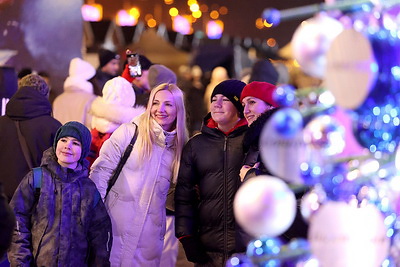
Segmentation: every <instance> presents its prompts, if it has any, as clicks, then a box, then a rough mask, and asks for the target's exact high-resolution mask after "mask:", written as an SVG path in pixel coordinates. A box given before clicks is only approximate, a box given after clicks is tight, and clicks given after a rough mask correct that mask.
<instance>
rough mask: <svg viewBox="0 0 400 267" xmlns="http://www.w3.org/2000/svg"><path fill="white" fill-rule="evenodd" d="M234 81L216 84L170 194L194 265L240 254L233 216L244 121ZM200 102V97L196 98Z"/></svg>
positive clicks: (221, 261)
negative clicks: (173, 195)
mask: <svg viewBox="0 0 400 267" xmlns="http://www.w3.org/2000/svg"><path fill="white" fill-rule="evenodd" d="M245 85H246V84H245V83H243V82H241V81H238V80H226V81H223V82H221V83H219V84H218V85H217V86H216V87H215V88H214V90H213V92H212V94H211V112H210V113H209V114H208V115H207V116H206V117H205V118H204V123H203V126H202V128H201V132H200V134H197V135H195V136H193V137H192V138H191V139H190V140H189V141H188V143H187V144H186V145H185V147H184V149H183V152H182V159H181V165H180V169H179V176H178V183H177V185H176V190H175V232H176V237H177V238H178V239H179V241H180V242H181V243H182V245H183V248H184V250H185V253H186V257H187V259H188V260H189V261H191V262H194V263H195V266H225V262H226V260H227V259H228V258H229V257H230V256H231V255H232V254H234V253H240V252H244V251H245V250H246V245H247V242H246V241H244V240H241V239H240V238H241V237H242V236H241V235H238V234H237V233H238V232H239V231H241V229H240V228H238V226H237V224H236V222H235V218H234V214H233V199H234V195H235V193H236V191H237V189H238V188H239V185H240V177H239V171H240V166H241V163H242V161H243V157H244V153H243V146H242V141H243V136H244V134H245V132H246V130H247V122H246V119H244V118H243V113H242V111H243V108H242V105H241V103H240V93H241V92H242V89H243V88H244V86H245ZM199 101H201V99H199Z"/></svg>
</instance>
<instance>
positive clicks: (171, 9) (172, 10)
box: [169, 7, 179, 17]
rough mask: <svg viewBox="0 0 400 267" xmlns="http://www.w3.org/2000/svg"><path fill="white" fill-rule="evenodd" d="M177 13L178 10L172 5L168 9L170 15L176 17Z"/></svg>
mask: <svg viewBox="0 0 400 267" xmlns="http://www.w3.org/2000/svg"><path fill="white" fill-rule="evenodd" d="M178 14H179V11H178V9H177V8H176V7H172V8H170V9H169V15H170V16H171V17H176V16H178Z"/></svg>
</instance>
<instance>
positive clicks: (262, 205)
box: [233, 175, 296, 238]
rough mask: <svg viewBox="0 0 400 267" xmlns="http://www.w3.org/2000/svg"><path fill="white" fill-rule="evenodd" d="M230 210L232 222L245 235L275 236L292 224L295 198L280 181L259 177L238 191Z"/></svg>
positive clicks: (270, 177)
mask: <svg viewBox="0 0 400 267" xmlns="http://www.w3.org/2000/svg"><path fill="white" fill-rule="evenodd" d="M233 209H234V212H235V218H236V221H237V222H238V223H239V225H240V226H241V227H242V228H243V229H244V230H245V231H246V232H247V233H248V234H250V235H253V236H254V237H256V238H259V237H261V236H267V237H275V236H278V235H280V234H282V233H283V232H285V231H286V230H287V229H288V228H289V227H290V225H292V223H293V221H294V218H295V215H296V198H295V195H294V193H293V192H292V191H291V190H290V188H289V187H288V186H287V185H286V183H285V182H283V181H282V180H281V179H278V178H276V177H273V176H268V175H260V176H257V177H254V178H251V179H250V180H248V181H246V182H245V183H244V184H243V185H242V186H241V187H240V188H239V190H238V192H237V193H236V196H235V200H234V203H233Z"/></svg>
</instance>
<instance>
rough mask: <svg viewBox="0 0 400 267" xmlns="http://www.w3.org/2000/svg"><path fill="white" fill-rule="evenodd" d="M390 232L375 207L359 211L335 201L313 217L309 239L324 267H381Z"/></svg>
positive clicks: (327, 204) (363, 208)
mask: <svg viewBox="0 0 400 267" xmlns="http://www.w3.org/2000/svg"><path fill="white" fill-rule="evenodd" d="M386 232H387V228H386V226H385V224H384V218H383V216H382V214H381V213H380V211H379V210H378V209H377V208H376V207H375V206H373V205H368V206H365V207H361V208H357V207H354V206H350V205H349V204H347V203H345V202H333V201H332V202H328V203H326V204H324V205H322V207H320V208H319V210H318V211H317V212H316V213H315V214H314V215H313V216H312V217H311V221H310V227H309V230H308V240H309V242H310V245H311V252H312V254H313V255H314V256H315V257H316V258H317V259H318V260H319V262H320V264H321V266H324V267H355V266H362V267H378V266H381V263H382V262H383V261H384V260H385V258H386V257H387V255H388V252H389V244H390V240H389V238H388V237H387V236H386Z"/></svg>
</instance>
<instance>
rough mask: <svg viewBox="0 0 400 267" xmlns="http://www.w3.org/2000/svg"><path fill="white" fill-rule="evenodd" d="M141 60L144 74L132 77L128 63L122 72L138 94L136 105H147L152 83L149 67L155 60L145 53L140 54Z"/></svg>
mask: <svg viewBox="0 0 400 267" xmlns="http://www.w3.org/2000/svg"><path fill="white" fill-rule="evenodd" d="M139 62H140V66H141V70H142V75H141V76H140V77H132V76H131V75H130V73H129V68H128V64H125V68H124V71H123V72H122V75H121V76H122V77H124V78H125V79H126V80H127V81H128V82H130V83H131V84H132V87H133V89H134V90H135V94H136V106H139V105H140V106H143V107H146V106H147V102H148V101H149V97H150V90H151V87H150V84H149V77H148V76H149V69H150V67H151V65H153V62H151V61H150V60H149V59H148V58H147V57H145V56H144V55H139Z"/></svg>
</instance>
